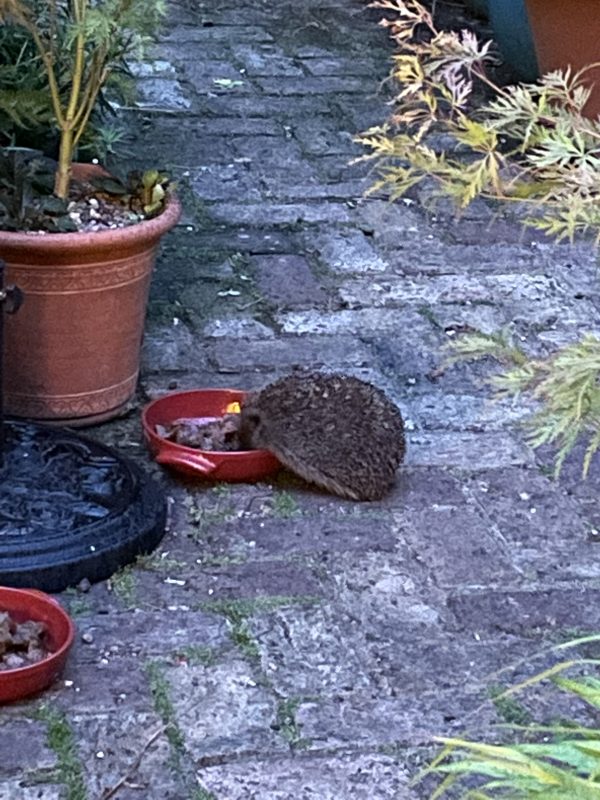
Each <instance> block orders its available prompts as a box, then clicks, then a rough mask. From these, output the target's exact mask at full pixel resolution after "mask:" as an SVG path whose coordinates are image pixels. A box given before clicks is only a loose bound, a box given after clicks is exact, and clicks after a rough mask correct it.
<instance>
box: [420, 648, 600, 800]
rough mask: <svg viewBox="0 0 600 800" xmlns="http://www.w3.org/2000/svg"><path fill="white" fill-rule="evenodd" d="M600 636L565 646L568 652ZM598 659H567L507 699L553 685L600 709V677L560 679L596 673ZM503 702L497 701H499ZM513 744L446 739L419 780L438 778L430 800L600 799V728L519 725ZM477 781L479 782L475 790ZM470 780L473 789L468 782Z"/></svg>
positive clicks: (568, 724) (510, 691)
mask: <svg viewBox="0 0 600 800" xmlns="http://www.w3.org/2000/svg"><path fill="white" fill-rule="evenodd" d="M599 638H600V637H598V636H590V637H586V638H584V639H579V640H575V641H573V642H567V643H566V644H564V645H559V646H558V648H556V650H559V651H560V650H564V649H565V648H569V647H573V646H576V645H578V644H582V643H590V642H597V641H598V640H599ZM599 665H600V661H599V660H598V659H573V660H568V661H563V662H561V663H559V664H556V665H554V666H553V667H551V668H550V669H548V670H545V671H544V672H541V673H539V674H538V675H535V676H534V677H532V678H530V679H528V680H526V681H524V682H523V683H521V684H520V685H518V686H513V687H512V688H510V689H508V690H507V691H505V692H504V693H503V696H504V697H507V696H512V695H514V694H516V693H517V692H522V691H523V690H525V689H526V688H528V687H531V686H533V685H535V684H539V683H542V682H545V681H548V680H550V681H552V682H553V683H554V685H555V686H557V687H558V688H559V689H561V690H563V691H565V692H567V693H569V694H571V695H573V696H574V698H575V697H576V698H579V699H581V700H583V701H584V702H585V703H586V704H587V705H588V706H590V707H591V708H592V709H594V710H595V712H596V714H597V713H598V710H600V680H598V678H596V677H594V676H584V677H577V678H566V677H559V676H560V675H561V673H564V672H566V671H567V670H569V669H573V668H577V669H578V670H579V672H581V670H582V669H586V670H589V669H594V670H596V671H597V669H598V666H599ZM496 699H497V698H496ZM508 729H509V731H512V735H511V737H510V738H511V739H520V740H521V741H517V742H516V743H513V744H488V743H485V742H477V741H469V740H467V739H462V738H452V739H448V738H440V739H438V741H441V742H442V743H443V744H444V748H443V750H442V752H441V753H440V754H439V755H438V756H437V758H435V759H434V760H433V761H432V763H431V764H430V765H429V766H428V767H427V769H426V770H424V772H423V773H422V774H421V775H420V776H419V777H418V781H420V780H422V779H423V778H424V777H425V776H431V775H437V776H439V777H440V783H439V784H438V786H437V787H436V788H435V790H434V791H433V793H432V794H431V795H430V800H439V798H442V797H446V796H451V797H453V798H462V799H463V800H492V798H498V799H499V798H505V800H509V799H510V800H600V730H599V729H597V728H593V727H587V726H585V725H582V724H580V723H579V722H576V721H567V722H566V723H565V722H563V723H561V724H556V725H549V726H542V725H535V724H531V725H526V726H522V725H514V726H508ZM474 779H478V780H476V781H475V782H476V783H477V784H478V785H477V787H476V788H475V787H474ZM467 780H468V785H467V786H465V782H466V781H467Z"/></svg>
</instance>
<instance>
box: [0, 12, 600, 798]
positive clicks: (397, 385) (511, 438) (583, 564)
mask: <svg viewBox="0 0 600 800" xmlns="http://www.w3.org/2000/svg"><path fill="white" fill-rule="evenodd" d="M376 22H377V12H374V11H373V10H365V7H364V4H363V3H361V2H358V0H295V2H290V1H289V0H279V1H278V2H276V3H273V2H267V1H266V0H246V2H245V3H243V4H242V5H240V4H239V3H237V2H233V0H205V2H194V1H193V0H180V2H177V3H172V4H171V10H170V15H169V23H168V26H167V28H166V31H165V35H164V36H163V38H162V41H161V42H160V44H159V46H157V47H156V49H155V51H154V53H153V60H152V61H149V62H148V63H147V64H145V65H144V68H143V69H140V70H139V81H138V82H139V87H140V102H139V105H138V107H136V109H132V110H129V111H127V112H126V117H127V119H128V122H129V124H130V127H131V142H130V147H131V150H132V152H133V153H134V155H133V156H132V163H134V164H139V165H141V164H142V163H144V164H149V163H150V164H156V165H157V166H165V167H167V168H168V169H170V170H171V171H172V172H173V174H174V175H176V176H177V180H178V185H179V191H180V194H181V196H182V198H183V201H184V206H185V214H184V218H183V220H182V223H181V225H180V226H179V227H178V228H177V230H176V231H175V232H173V233H172V234H171V235H170V237H169V239H168V241H167V242H166V243H165V246H164V248H163V251H162V254H161V257H160V260H159V264H158V266H157V271H156V275H155V280H154V283H153V289H152V295H151V302H150V314H149V319H148V324H147V335H146V341H145V346H144V365H143V374H142V381H141V388H140V395H139V397H138V404H137V406H136V409H135V412H134V413H132V414H130V415H129V416H128V417H127V418H125V419H122V420H117V421H114V422H111V423H108V424H105V425H103V426H99V427H98V428H96V429H94V430H92V431H91V433H92V434H93V435H96V436H99V437H101V438H102V439H103V440H104V441H106V442H109V443H111V444H114V445H115V446H118V447H119V448H120V449H121V450H122V451H123V452H125V453H128V454H129V455H131V456H132V457H133V458H135V459H136V460H137V461H139V462H140V463H143V464H144V465H145V466H146V467H147V468H149V469H151V470H152V471H153V472H154V474H155V475H156V476H157V477H158V478H159V480H160V481H161V482H162V483H163V485H164V486H165V487H166V490H167V492H168V494H169V496H170V497H171V498H172V503H171V510H172V519H171V527H170V531H169V533H168V534H167V536H166V537H165V540H164V543H163V546H162V548H161V550H160V551H159V552H158V553H157V554H156V556H152V557H148V558H146V559H143V560H142V561H140V563H139V564H138V565H137V566H135V567H134V568H132V569H127V570H124V571H123V572H121V573H119V574H118V575H117V576H116V577H115V578H114V579H113V580H112V581H110V582H107V583H103V584H100V585H97V586H94V587H92V588H91V590H90V591H88V592H87V593H82V592H70V593H65V594H64V595H62V597H61V598H60V599H61V601H63V602H64V603H65V604H66V605H67V606H69V607H70V609H71V611H72V613H73V615H74V616H75V618H76V622H77V625H78V630H79V636H78V639H79V641H78V643H77V646H76V649H75V652H74V654H73V656H72V658H71V660H70V664H69V667H68V671H67V674H66V675H65V676H64V677H65V680H64V681H62V682H61V683H59V684H58V685H57V686H56V687H55V688H54V689H52V690H51V691H49V692H47V693H45V694H44V696H43V697H42V698H40V699H39V700H34V701H31V702H26V703H22V704H18V705H15V706H11V707H7V708H4V709H3V710H2V714H1V716H0V800H17V798H18V800H32V799H33V798H39V799H40V800H58V798H68V799H69V800H84V798H89V800H100V798H102V797H104V795H103V791H104V790H105V789H106V788H107V787H111V786H113V785H114V784H116V782H117V781H118V780H119V778H120V777H122V776H124V775H126V774H127V773H128V771H129V769H130V768H131V767H132V765H133V764H134V762H135V759H136V756H137V755H138V754H139V753H140V750H141V748H142V747H143V746H144V744H145V743H147V742H148V741H149V739H150V737H151V735H152V734H153V733H154V732H156V731H158V734H157V738H156V739H155V740H154V741H153V743H152V744H151V746H149V747H148V749H147V751H146V752H145V754H144V757H143V759H142V760H141V762H140V764H139V768H138V769H136V770H135V771H134V772H133V773H132V774H131V776H130V780H129V781H128V782H127V783H126V784H125V785H123V786H122V787H121V788H120V789H119V791H118V792H116V793H115V794H114V796H115V797H117V798H118V800H134V799H135V798H143V800H209V798H213V800H252V799H253V798H256V800H275V799H276V798H277V800H308V798H315V799H316V800H350V798H352V800H357V799H358V798H364V800H392V798H397V799H398V800H410V799H411V798H412V799H413V800H414V799H415V798H420V797H425V796H426V793H425V790H424V789H423V788H422V787H420V786H417V787H415V788H411V787H410V786H409V778H410V776H411V775H413V774H414V773H415V771H416V770H417V769H418V767H419V765H421V764H423V763H424V760H425V759H426V758H427V757H428V755H430V753H431V738H432V736H433V735H436V734H442V735H443V734H445V735H449V734H456V733H458V732H462V731H463V730H464V729H465V728H467V729H468V730H470V731H471V732H472V733H473V732H474V733H475V734H477V733H478V734H480V735H482V734H484V733H485V731H486V730H488V729H489V725H490V724H491V723H492V722H494V721H495V720H496V719H497V716H496V713H497V714H498V715H499V716H500V717H501V716H502V714H504V716H507V715H511V714H512V716H513V718H514V716H515V714H521V715H525V714H526V713H527V710H526V708H525V707H522V706H517V705H516V704H515V705H514V706H510V707H508V708H507V706H506V704H504V705H501V704H498V709H497V711H495V709H494V708H493V707H491V706H490V707H488V706H487V705H483V706H482V702H483V701H484V700H485V698H486V696H488V695H489V693H490V691H493V688H494V686H495V685H496V684H497V683H498V682H499V681H498V679H497V678H494V677H492V673H494V671H496V670H498V669H499V668H500V667H502V666H504V665H505V664H508V663H512V662H515V661H517V660H518V659H521V658H527V657H528V656H531V655H532V654H533V653H535V652H536V651H538V650H539V648H540V647H541V646H542V644H543V643H545V642H548V641H556V640H559V639H564V638H566V637H568V636H569V635H572V634H573V633H574V632H580V631H583V630H592V631H593V630H598V628H599V627H600V584H599V577H600V567H599V566H598V547H599V545H598V544H596V543H595V542H594V539H595V538H597V531H598V530H599V529H600V511H599V510H598V504H597V495H598V480H599V472H598V468H597V466H596V468H595V471H594V473H593V474H592V476H591V477H590V478H589V479H588V481H587V482H581V481H580V480H579V475H578V462H577V461H576V460H573V462H572V463H571V462H570V463H569V464H568V465H567V468H566V470H565V474H564V476H563V478H562V479H561V481H560V483H558V484H557V483H555V482H553V481H552V480H551V479H550V477H549V472H550V470H549V465H550V463H551V461H550V456H549V455H548V454H540V453H537V454H536V453H534V452H532V450H531V449H530V448H529V447H528V446H527V445H526V444H525V443H524V439H523V437H522V435H521V433H520V431H519V430H518V428H516V427H515V422H517V421H518V420H519V419H520V418H521V417H522V415H523V414H524V412H525V411H526V409H524V408H523V407H521V406H516V407H512V406H510V405H508V404H499V405H493V404H491V403H490V402H489V399H488V393H487V391H486V389H485V387H484V386H483V385H482V382H481V379H482V377H483V376H484V375H485V373H486V371H487V367H482V366H473V365H469V366H466V365H463V366H459V367H453V368H449V369H446V370H441V369H440V362H441V358H442V356H441V349H442V347H443V346H444V344H445V343H446V342H447V341H448V340H449V339H450V338H451V337H452V336H454V335H457V334H458V333H460V331H462V330H465V329H468V328H469V327H472V328H478V329H483V330H487V331H492V330H496V329H498V328H500V327H502V326H503V325H505V324H507V323H509V322H513V323H514V324H515V328H516V330H517V332H518V335H519V336H520V337H522V339H523V341H524V342H525V343H526V344H527V346H529V347H532V348H534V349H535V348H539V349H540V350H544V349H547V348H552V347H555V346H557V345H559V344H561V343H564V342H566V341H572V340H574V339H575V338H576V337H577V336H578V335H580V334H581V332H583V331H586V330H589V329H591V328H593V327H594V322H595V321H597V319H598V309H599V287H600V284H599V283H598V280H597V273H596V269H597V268H596V256H595V254H594V253H593V251H592V250H591V248H589V247H587V246H585V245H579V246H577V247H570V246H566V245H554V244H551V243H548V242H547V241H542V240H540V239H539V238H535V237H533V236H531V235H529V234H527V235H525V234H523V231H522V230H521V229H520V227H519V226H518V225H517V224H516V223H515V222H514V221H512V220H510V219H508V218H506V217H503V216H499V215H497V216H494V215H493V214H492V212H491V211H490V209H489V208H488V207H487V206H485V205H479V204H478V205H475V206H473V208H472V209H471V210H469V212H468V213H467V214H465V215H464V217H463V218H462V219H461V220H460V221H456V220H455V219H454V218H452V217H451V216H449V215H448V214H445V213H442V212H441V211H440V212H437V213H430V212H428V211H427V208H426V206H425V203H426V200H427V197H426V196H424V195H423V196H422V197H421V198H420V200H419V201H417V202H412V203H405V202H400V203H398V204H395V205H389V204H387V203H386V202H384V201H383V200H381V199H376V198H370V199H365V198H364V196H363V193H364V190H365V188H366V187H367V186H368V177H367V175H366V173H367V167H366V165H364V164H358V165H356V164H355V165H349V162H350V161H351V160H352V159H353V158H354V157H356V156H357V155H359V154H360V150H359V148H358V147H357V146H356V144H355V143H354V142H353V136H354V135H355V134H356V133H357V132H359V131H361V130H364V129H365V128H367V127H368V126H370V125H372V124H376V123H378V122H380V121H382V120H383V119H384V117H385V115H386V113H387V107H386V105H385V98H384V96H383V95H382V90H381V81H382V79H383V78H384V77H385V75H386V72H387V68H388V59H389V55H390V49H389V46H388V43H387V40H386V35H385V32H384V31H383V30H382V29H381V28H379V27H378V26H377V25H376ZM596 327H597V325H596ZM297 366H301V367H317V368H319V367H324V368H327V369H339V370H342V371H345V372H348V373H351V374H353V375H357V376H359V377H362V378H365V379H368V380H371V381H372V382H373V383H375V384H377V385H378V386H381V387H382V388H383V389H385V390H386V391H387V392H388V393H389V395H390V396H391V397H392V398H393V399H394V400H395V401H396V402H397V403H398V405H399V406H400V407H401V409H402V411H403V413H404V415H405V418H406V421H407V427H408V431H409V437H408V439H409V445H408V457H407V463H406V466H405V468H404V469H403V470H402V471H401V474H400V476H399V480H398V483H397V487H396V489H395V490H394V491H393V492H392V493H391V494H390V496H389V497H387V498H386V499H385V500H383V501H381V502H377V503H369V504H356V503H351V502H345V501H340V500H339V499H337V498H335V497H331V496H328V495H324V494H321V493H317V492H315V491H312V490H310V489H309V488H308V487H306V486H305V485H303V484H301V483H300V482H299V481H296V480H294V479H293V478H292V477H291V476H289V475H281V476H280V477H279V478H277V479H276V480H275V481H273V482H268V483H264V484H258V485H228V486H212V485H204V484H197V483H187V484H183V483H181V482H180V481H178V480H177V479H175V478H174V477H172V476H168V475H166V474H165V473H163V472H161V471H160V470H159V469H158V468H156V467H153V466H150V465H149V459H148V456H147V454H146V452H145V450H144V448H143V447H142V446H141V445H140V441H141V437H140V426H139V413H138V412H139V407H140V406H141V404H142V403H143V402H145V401H146V400H147V399H148V398H149V397H154V396H157V395H158V394H160V393H163V392H165V391H167V390H171V389H175V388H177V389H184V388H190V387H202V386H233V387H241V388H245V389H248V388H252V387H256V386H260V385H262V384H264V383H266V382H268V381H269V380H270V379H272V378H274V377H276V376H278V375H281V374H285V373H286V372H288V371H290V370H291V369H292V368H294V367H297ZM82 637H83V638H82ZM530 671H531V668H530V667H528V666H527V665H525V666H522V667H521V668H520V669H518V670H516V671H515V672H513V673H510V675H509V676H508V677H507V678H506V679H507V680H514V679H517V678H519V677H522V676H523V675H525V674H529V673H530ZM42 703H43V704H45V705H46V707H47V708H50V709H51V710H53V711H54V712H57V713H59V714H62V715H63V716H62V717H58V716H57V717H55V718H54V724H53V726H52V725H49V723H48V715H47V714H46V716H45V717H44V718H43V719H39V718H38V716H36V712H37V710H38V709H39V707H40V705H41V704H42ZM535 709H536V712H538V713H539V714H541V715H542V716H543V715H544V714H545V713H548V714H557V713H559V712H560V711H561V708H560V703H557V702H556V701H555V700H552V699H551V698H550V697H549V696H547V695H546V694H545V693H543V692H542V693H538V694H537V695H536V701H535ZM563 711H564V710H563ZM165 723H168V728H167V729H164V730H162V732H161V725H163V724H165ZM52 727H53V730H54V733H55V734H56V733H60V734H63V736H62V739H60V738H59V737H57V736H56V735H55V736H54V739H52V737H50V738H49V736H48V732H49V728H52ZM69 731H70V734H69V733H68V732H69ZM65 736H66V738H65ZM69 736H70V737H71V738H69ZM51 739H52V740H51ZM52 743H53V744H54V748H55V749H52V747H51V745H52ZM71 745H72V746H71ZM84 787H85V788H84Z"/></svg>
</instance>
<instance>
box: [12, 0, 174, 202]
mask: <svg viewBox="0 0 600 800" xmlns="http://www.w3.org/2000/svg"><path fill="white" fill-rule="evenodd" d="M43 9H44V13H42V14H40V13H39V12H40V6H39V2H38V0H0V25H8V26H17V27H19V28H20V29H21V30H22V31H24V32H25V33H26V34H27V35H28V36H29V37H30V40H31V42H33V45H34V47H35V49H36V51H37V54H38V56H39V59H40V63H41V66H42V68H43V70H44V74H45V79H46V81H47V85H48V89H49V97H50V102H51V108H52V117H53V123H52V124H53V126H55V127H56V128H58V131H59V136H60V143H59V153H58V167H57V171H56V179H55V185H54V193H55V194H56V196H57V197H59V198H63V199H64V198H66V197H67V194H68V189H69V183H70V177H71V165H72V162H73V158H74V154H75V152H76V148H77V145H78V144H79V142H80V140H81V138H82V136H83V135H84V134H85V132H86V130H87V128H88V125H89V122H90V117H91V115H92V113H93V111H94V109H95V108H96V107H97V104H98V101H99V97H100V92H101V90H102V89H103V88H104V87H105V86H106V83H107V81H108V80H109V78H110V76H111V75H112V74H113V73H114V72H115V71H117V70H119V69H122V68H123V64H124V61H125V59H126V58H127V57H129V56H135V55H136V54H138V53H139V52H140V49H141V48H143V46H144V44H145V42H146V39H147V36H148V34H150V33H152V32H153V31H154V30H155V29H156V27H157V24H158V20H160V19H161V18H162V16H163V14H164V2H163V0H151V2H150V1H149V0H53V2H51V3H46V4H44V5H43Z"/></svg>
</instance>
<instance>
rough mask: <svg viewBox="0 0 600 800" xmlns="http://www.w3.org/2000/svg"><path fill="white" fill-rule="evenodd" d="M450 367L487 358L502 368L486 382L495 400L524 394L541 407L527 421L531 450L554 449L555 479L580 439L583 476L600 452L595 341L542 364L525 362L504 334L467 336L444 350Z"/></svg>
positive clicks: (599, 365)
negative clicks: (496, 396) (584, 445)
mask: <svg viewBox="0 0 600 800" xmlns="http://www.w3.org/2000/svg"><path fill="white" fill-rule="evenodd" d="M449 353H450V355H449V358H448V361H449V362H453V361H459V360H469V359H477V358H483V357H485V356H492V357H494V358H496V359H497V360H498V361H500V363H502V364H503V365H504V367H505V370H504V372H502V373H500V374H498V375H496V376H495V377H493V378H492V379H491V380H490V383H491V384H492V385H493V386H494V387H495V389H496V391H497V393H498V394H499V395H500V396H513V397H517V396H519V395H520V394H522V393H523V392H526V393H529V394H530V395H531V396H532V397H533V398H534V400H536V401H538V403H539V404H540V407H539V410H538V411H537V412H536V413H535V414H534V415H533V416H532V417H531V418H530V419H529V420H528V422H527V426H528V429H529V440H530V443H531V444H532V446H533V447H539V446H540V445H542V444H555V445H557V446H558V454H557V457H556V474H557V475H558V473H559V472H560V469H561V467H562V464H563V462H564V460H565V458H566V456H567V455H568V454H569V452H570V451H571V450H572V449H573V446H574V445H575V443H576V442H577V441H578V440H579V439H580V438H582V437H583V438H584V439H587V448H586V451H585V455H584V460H583V474H584V476H585V475H586V474H587V472H588V470H589V467H590V462H591V460H592V457H593V456H594V454H595V453H596V452H597V451H598V449H599V448H600V340H598V339H597V338H596V337H595V336H591V335H587V336H584V338H583V339H582V340H581V341H580V342H576V343H575V344H572V345H569V346H567V347H563V348H561V349H560V350H558V351H557V352H555V353H553V354H552V355H550V356H548V357H547V358H543V359H529V358H528V357H527V356H526V355H525V353H523V352H522V351H521V350H520V349H519V348H518V347H515V345H514V344H513V343H512V342H511V341H510V338H509V336H508V334H507V333H505V332H503V333H496V334H492V335H489V334H484V333H474V334H466V335H465V336H462V337H460V338H459V339H457V340H456V341H455V342H452V343H451V344H450V345H449Z"/></svg>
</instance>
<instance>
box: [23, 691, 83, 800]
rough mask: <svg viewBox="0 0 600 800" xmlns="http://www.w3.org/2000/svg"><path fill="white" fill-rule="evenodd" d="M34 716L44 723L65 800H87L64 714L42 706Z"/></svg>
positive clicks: (77, 757)
mask: <svg viewBox="0 0 600 800" xmlns="http://www.w3.org/2000/svg"><path fill="white" fill-rule="evenodd" d="M36 717H37V719H39V720H40V721H41V722H43V723H45V725H46V736H47V741H48V747H49V748H50V749H51V750H53V751H54V752H55V753H56V760H57V766H56V779H57V781H58V782H59V783H62V784H64V785H65V787H66V790H67V794H66V797H65V800H88V793H87V789H86V787H85V782H84V779H83V767H82V764H81V760H80V758H79V754H78V752H77V745H76V744H75V739H74V736H73V731H72V730H71V726H70V724H69V722H68V720H67V718H66V716H65V715H64V714H63V713H62V712H60V711H56V710H55V709H51V708H49V707H48V706H42V707H41V708H40V709H39V710H38V711H37V713H36Z"/></svg>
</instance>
